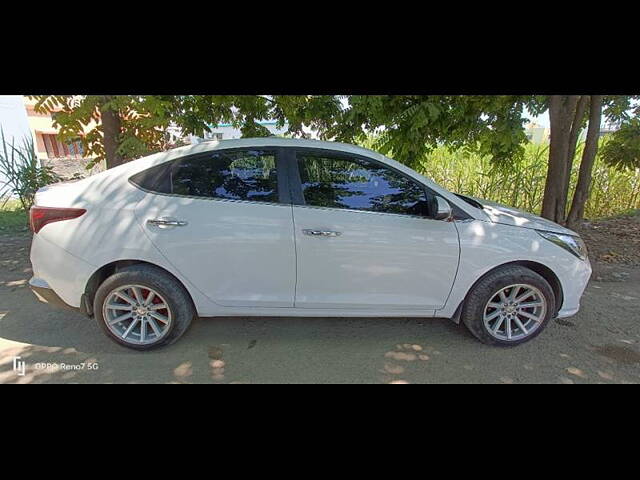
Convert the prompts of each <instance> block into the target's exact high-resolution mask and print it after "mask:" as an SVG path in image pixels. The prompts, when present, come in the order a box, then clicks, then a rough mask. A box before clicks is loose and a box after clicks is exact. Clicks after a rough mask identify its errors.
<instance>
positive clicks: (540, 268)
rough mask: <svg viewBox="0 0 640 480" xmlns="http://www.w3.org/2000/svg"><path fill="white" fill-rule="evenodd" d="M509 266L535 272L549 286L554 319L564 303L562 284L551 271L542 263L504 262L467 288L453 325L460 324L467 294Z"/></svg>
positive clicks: (529, 261) (527, 261) (454, 316)
mask: <svg viewBox="0 0 640 480" xmlns="http://www.w3.org/2000/svg"><path fill="white" fill-rule="evenodd" d="M511 265H519V266H521V267H525V268H528V269H529V270H532V271H534V272H536V273H537V274H538V275H540V276H541V277H542V278H544V279H545V280H546V281H547V282H548V283H549V285H550V286H551V289H552V290H553V295H554V297H555V300H556V302H555V303H556V308H555V312H554V313H553V316H554V317H555V316H556V315H557V314H558V312H559V311H560V309H561V308H562V304H563V302H564V292H563V290H562V283H560V279H559V278H558V276H557V275H556V274H555V273H554V271H553V270H551V269H550V268H549V267H547V266H546V265H544V264H542V263H539V262H534V261H531V260H517V261H513V262H506V263H503V264H501V265H497V266H495V267H493V268H491V269H489V270H488V271H486V272H485V273H484V274H483V275H481V276H480V277H479V278H478V279H477V280H476V281H475V282H473V284H472V285H471V287H469V290H467V293H466V295H465V296H464V298H463V299H462V301H461V302H460V304H459V305H458V308H456V311H455V313H454V314H453V316H452V317H451V320H453V321H454V322H455V323H460V316H461V315H462V307H463V306H464V304H465V302H466V301H467V297H468V296H469V292H471V291H472V290H473V289H474V288H475V286H476V285H477V284H478V283H479V282H480V281H481V280H482V279H483V278H485V277H486V276H487V275H490V274H491V273H493V272H495V271H496V270H498V269H500V268H504V267H508V266H511Z"/></svg>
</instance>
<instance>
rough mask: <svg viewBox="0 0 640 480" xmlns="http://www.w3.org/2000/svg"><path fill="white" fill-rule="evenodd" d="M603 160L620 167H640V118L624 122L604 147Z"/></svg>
mask: <svg viewBox="0 0 640 480" xmlns="http://www.w3.org/2000/svg"><path fill="white" fill-rule="evenodd" d="M602 158H603V160H604V161H605V162H606V163H607V164H609V165H612V166H615V167H616V168H619V169H625V168H628V169H634V168H640V119H639V118H633V119H631V120H629V121H628V122H626V123H624V124H622V126H621V127H620V129H619V130H618V131H616V132H615V133H613V134H612V135H610V136H609V138H608V139H607V141H606V142H605V144H604V146H603V147H602Z"/></svg>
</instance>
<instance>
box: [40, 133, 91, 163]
mask: <svg viewBox="0 0 640 480" xmlns="http://www.w3.org/2000/svg"><path fill="white" fill-rule="evenodd" d="M42 141H43V142H44V148H45V151H46V152H47V158H82V157H83V155H84V151H83V149H82V142H80V141H76V142H72V143H69V144H65V143H62V142H61V141H59V140H58V138H57V136H56V135H53V134H48V133H43V134H42Z"/></svg>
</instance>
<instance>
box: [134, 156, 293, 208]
mask: <svg viewBox="0 0 640 480" xmlns="http://www.w3.org/2000/svg"><path fill="white" fill-rule="evenodd" d="M247 150H263V151H268V152H273V153H274V154H275V157H276V158H275V160H276V162H275V164H276V179H277V182H276V186H277V188H278V201H277V202H261V201H257V200H239V199H233V198H221V197H201V196H198V195H181V194H179V193H173V192H171V193H165V192H158V191H155V190H149V189H148V188H145V187H143V186H142V185H140V184H138V183H136V182H135V181H134V180H133V178H134V177H135V176H137V175H140V174H143V173H146V172H148V171H149V170H151V169H152V168H157V167H164V168H165V172H166V170H169V172H168V174H169V175H170V176H171V177H170V180H172V178H173V170H174V169H175V168H176V165H177V164H178V163H179V162H182V161H184V160H187V159H190V158H193V157H199V156H204V155H206V154H213V153H229V152H244V151H247ZM288 167H289V165H288V162H286V161H285V155H284V152H283V148H282V147H234V148H220V149H218V148H216V149H212V150H208V151H206V152H198V153H192V154H191V155H185V156H183V157H177V158H172V159H171V160H167V161H166V162H163V163H159V164H157V165H152V166H150V167H148V168H146V169H144V170H141V171H139V172H136V173H134V174H133V175H131V176H130V177H129V179H128V180H129V183H130V184H131V185H133V186H134V187H136V188H138V189H140V190H142V191H143V192H146V193H150V194H153V195H162V196H165V197H176V198H191V199H194V200H207V201H214V202H235V203H251V204H256V205H276V206H291V194H290V187H289V174H288V170H289V168H288ZM165 174H166V173H165Z"/></svg>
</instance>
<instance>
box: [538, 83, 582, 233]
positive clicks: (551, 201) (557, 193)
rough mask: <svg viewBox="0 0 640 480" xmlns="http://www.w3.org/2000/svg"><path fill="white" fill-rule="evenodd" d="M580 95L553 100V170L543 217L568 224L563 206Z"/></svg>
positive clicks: (554, 97)
mask: <svg viewBox="0 0 640 480" xmlns="http://www.w3.org/2000/svg"><path fill="white" fill-rule="evenodd" d="M578 98H579V97H578V95H552V96H551V98H550V99H549V100H550V101H549V123H550V126H551V135H550V137H551V138H550V143H549V166H548V169H547V181H546V183H545V187H544V198H543V200H542V216H543V217H545V218H548V219H549V220H551V221H554V222H558V223H562V222H564V212H565V205H564V204H562V203H561V201H562V192H563V191H564V186H565V182H567V181H568V179H567V155H568V153H569V138H570V135H571V125H572V123H573V119H574V117H575V113H576V104H577V103H578Z"/></svg>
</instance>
